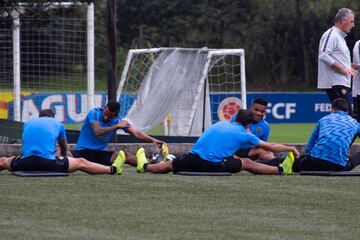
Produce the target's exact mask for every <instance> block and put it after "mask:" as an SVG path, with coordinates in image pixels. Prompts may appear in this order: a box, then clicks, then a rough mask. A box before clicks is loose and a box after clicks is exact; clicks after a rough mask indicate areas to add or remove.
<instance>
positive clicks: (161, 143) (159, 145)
mask: <svg viewBox="0 0 360 240" xmlns="http://www.w3.org/2000/svg"><path fill="white" fill-rule="evenodd" d="M163 144H166V143H165V142H163V141H160V140H157V139H154V140H153V145H154V147H159V148H161V147H162V145H163Z"/></svg>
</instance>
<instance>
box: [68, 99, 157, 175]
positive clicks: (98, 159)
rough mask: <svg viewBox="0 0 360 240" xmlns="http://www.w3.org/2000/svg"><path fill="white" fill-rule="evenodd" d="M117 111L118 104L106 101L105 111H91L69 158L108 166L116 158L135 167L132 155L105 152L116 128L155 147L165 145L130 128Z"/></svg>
mask: <svg viewBox="0 0 360 240" xmlns="http://www.w3.org/2000/svg"><path fill="white" fill-rule="evenodd" d="M119 111H120V104H119V103H118V102H115V101H109V102H108V103H107V105H106V106H105V107H104V108H101V107H98V108H93V109H91V110H90V111H89V113H88V115H87V116H86V119H85V121H84V124H83V126H82V128H81V132H80V136H79V139H78V142H77V144H76V148H75V150H71V151H70V156H73V157H83V158H85V159H87V160H89V161H91V162H95V163H100V164H103V165H108V166H110V165H111V164H113V162H114V161H115V159H116V158H118V159H119V160H121V161H123V162H126V163H128V164H130V165H133V166H135V165H136V159H135V156H134V155H132V154H126V156H125V153H124V152H123V151H122V150H121V151H119V152H116V151H108V150H107V146H108V145H109V143H110V141H111V139H112V138H113V137H114V136H115V134H116V131H117V130H118V129H122V130H124V131H125V132H127V133H129V134H130V135H132V136H134V137H136V138H138V139H140V140H143V141H147V142H152V143H153V144H154V145H156V146H162V145H163V144H164V142H162V141H159V140H157V139H156V138H153V137H151V136H149V135H147V134H146V133H143V132H141V131H138V130H136V129H134V128H133V127H131V125H130V124H129V123H128V122H127V121H125V120H124V119H122V118H121V117H119V116H118V113H119ZM121 171H122V169H121V170H120V172H121Z"/></svg>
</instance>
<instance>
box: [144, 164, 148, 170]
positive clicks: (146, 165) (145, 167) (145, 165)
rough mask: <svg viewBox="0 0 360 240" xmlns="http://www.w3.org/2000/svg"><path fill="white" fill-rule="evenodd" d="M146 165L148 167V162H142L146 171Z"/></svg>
mask: <svg viewBox="0 0 360 240" xmlns="http://www.w3.org/2000/svg"><path fill="white" fill-rule="evenodd" d="M147 167H148V163H145V164H144V170H145V171H146V169H147Z"/></svg>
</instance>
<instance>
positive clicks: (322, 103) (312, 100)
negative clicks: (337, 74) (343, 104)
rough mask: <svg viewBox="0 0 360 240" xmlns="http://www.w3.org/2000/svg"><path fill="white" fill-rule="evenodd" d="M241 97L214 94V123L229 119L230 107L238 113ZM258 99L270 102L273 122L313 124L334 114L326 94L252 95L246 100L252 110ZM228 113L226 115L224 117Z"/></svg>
mask: <svg viewBox="0 0 360 240" xmlns="http://www.w3.org/2000/svg"><path fill="white" fill-rule="evenodd" d="M240 96H241V95H240V94H235V95H234V94H231V93H221V94H210V101H211V102H214V103H215V104H213V105H212V106H211V109H212V116H211V117H212V121H213V122H216V121H218V120H224V119H228V118H229V117H228V116H229V115H232V113H231V112H230V113H229V114H226V111H227V110H226V109H224V108H226V106H229V105H230V106H231V105H232V106H233V107H232V108H230V111H231V109H233V111H234V110H236V109H238V108H239V107H234V106H237V105H238V106H240V104H241V100H240ZM255 98H263V99H265V100H266V101H268V103H269V104H268V108H267V115H266V120H267V121H268V122H269V123H311V122H317V121H318V120H319V119H320V118H321V117H323V116H325V115H326V114H328V113H329V112H330V109H331V104H330V101H329V98H328V97H327V95H326V94H325V93H324V92H301V93H299V92H248V93H247V97H246V101H247V105H248V107H249V106H250V105H251V102H252V101H253V100H254V99H255ZM217 103H218V104H217ZM224 113H225V114H224Z"/></svg>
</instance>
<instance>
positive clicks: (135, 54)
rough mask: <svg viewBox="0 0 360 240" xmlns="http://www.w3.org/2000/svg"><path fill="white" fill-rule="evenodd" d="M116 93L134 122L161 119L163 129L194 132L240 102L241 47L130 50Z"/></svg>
mask: <svg viewBox="0 0 360 240" xmlns="http://www.w3.org/2000/svg"><path fill="white" fill-rule="evenodd" d="M117 94H118V98H119V99H120V102H121V104H122V108H121V109H122V110H121V111H122V113H121V114H122V115H123V116H125V115H126V118H127V119H128V120H129V121H130V123H131V124H132V125H133V126H134V127H135V128H137V129H140V130H142V131H148V130H150V129H153V128H154V127H156V126H158V125H159V124H163V125H164V130H163V133H164V134H165V135H172V136H199V135H200V134H201V133H202V132H203V131H204V129H206V128H207V127H209V126H210V125H211V124H212V123H215V122H216V121H219V120H225V119H229V118H230V117H231V116H232V115H233V114H234V113H235V112H237V111H238V110H239V109H240V108H246V89H245V60H244V50H242V49H206V48H203V49H184V48H157V49H138V50H130V51H129V54H128V57H127V61H126V64H125V66H124V70H123V73H122V76H121V79H120V83H119V87H118V91H117Z"/></svg>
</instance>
